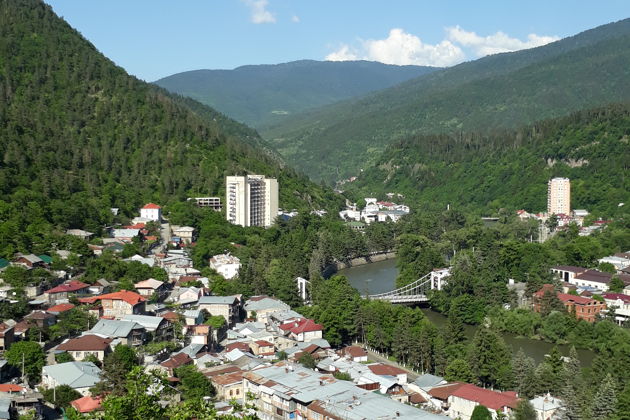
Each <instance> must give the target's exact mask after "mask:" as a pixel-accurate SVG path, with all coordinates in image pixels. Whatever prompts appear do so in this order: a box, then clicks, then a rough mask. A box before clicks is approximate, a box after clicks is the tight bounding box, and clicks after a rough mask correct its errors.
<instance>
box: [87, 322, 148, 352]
mask: <svg viewBox="0 0 630 420" xmlns="http://www.w3.org/2000/svg"><path fill="white" fill-rule="evenodd" d="M145 333H146V331H145V329H144V327H143V326H142V325H140V324H138V323H137V322H130V321H120V320H115V319H99V320H98V322H97V323H96V325H94V326H93V327H92V329H91V330H89V334H95V335H99V336H101V337H109V338H113V339H115V340H116V342H118V343H120V344H125V345H127V346H140V345H142V344H144V337H145Z"/></svg>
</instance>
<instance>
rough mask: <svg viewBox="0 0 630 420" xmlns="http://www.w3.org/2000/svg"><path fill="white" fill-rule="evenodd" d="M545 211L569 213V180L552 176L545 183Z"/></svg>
mask: <svg viewBox="0 0 630 420" xmlns="http://www.w3.org/2000/svg"><path fill="white" fill-rule="evenodd" d="M547 213H549V214H550V215H552V214H566V215H569V214H571V181H569V178H552V179H550V180H549V184H548V185H547Z"/></svg>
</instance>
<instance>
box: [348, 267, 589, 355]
mask: <svg viewBox="0 0 630 420" xmlns="http://www.w3.org/2000/svg"><path fill="white" fill-rule="evenodd" d="M338 274H341V275H344V276H346V277H347V278H348V281H349V282H350V284H351V285H352V286H353V287H354V288H355V289H357V290H358V291H359V293H361V295H365V294H377V293H383V292H388V291H390V290H394V289H395V287H394V284H395V283H396V276H398V268H397V267H396V260H386V261H380V262H375V263H371V264H365V265H360V266H357V267H351V268H346V269H344V270H340V271H339V272H338ZM422 311H423V312H424V314H425V315H426V316H427V318H428V319H429V320H430V321H431V322H433V323H434V324H435V325H437V326H438V327H439V328H442V327H443V326H444V325H445V324H446V317H445V316H444V315H442V314H440V313H438V312H435V311H433V310H431V309H429V308H428V307H422ZM477 328H478V327H477V326H474V325H466V326H465V329H466V335H468V336H469V337H472V336H473V335H474V334H475V331H476V329H477ZM502 335H503V339H504V340H505V341H506V343H508V344H509V345H510V346H511V347H512V350H513V351H514V352H516V351H518V349H519V348H522V349H523V351H524V352H525V353H526V354H527V355H528V356H530V357H532V358H533V359H534V360H536V362H537V363H538V362H540V361H541V360H543V358H544V357H545V354H548V353H549V352H550V351H551V349H552V348H553V346H554V345H553V344H551V343H547V342H545V341H539V340H532V339H530V338H525V337H517V336H515V335H513V334H507V333H504V334H502ZM569 348H570V346H566V345H558V349H559V350H560V351H561V352H562V354H564V355H568V354H569ZM578 356H579V358H580V362H581V363H582V366H590V365H591V363H592V362H593V357H594V356H595V355H594V354H593V352H591V351H589V350H578Z"/></svg>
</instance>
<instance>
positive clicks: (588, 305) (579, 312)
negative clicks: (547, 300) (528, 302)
mask: <svg viewBox="0 0 630 420" xmlns="http://www.w3.org/2000/svg"><path fill="white" fill-rule="evenodd" d="M546 291H553V286H552V285H550V284H545V285H543V288H542V289H540V290H539V291H537V292H536V293H534V295H533V299H534V303H533V307H534V311H535V312H540V311H541V310H542V298H543V296H544V294H545V292H546ZM556 296H557V297H558V299H559V300H560V301H561V302H562V303H563V304H564V307H565V308H566V309H567V311H568V312H569V313H574V314H575V317H576V318H577V319H583V320H585V321H588V322H595V320H596V319H597V316H598V315H599V314H600V313H601V312H602V311H603V310H605V309H606V303H605V302H600V301H598V300H595V299H590V298H587V297H583V296H575V295H571V294H568V293H556Z"/></svg>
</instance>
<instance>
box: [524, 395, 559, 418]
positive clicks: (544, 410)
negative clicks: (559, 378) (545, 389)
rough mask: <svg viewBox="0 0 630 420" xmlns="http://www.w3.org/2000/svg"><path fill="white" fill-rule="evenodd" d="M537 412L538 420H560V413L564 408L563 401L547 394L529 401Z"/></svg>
mask: <svg viewBox="0 0 630 420" xmlns="http://www.w3.org/2000/svg"><path fill="white" fill-rule="evenodd" d="M529 402H530V403H531V404H532V407H534V410H535V411H536V420H549V419H555V418H558V417H557V416H558V412H559V410H560V409H561V408H562V407H563V403H562V400H559V399H558V398H555V397H552V396H551V395H549V394H547V395H544V396H539V397H536V398H534V399H532V400H529Z"/></svg>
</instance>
